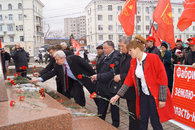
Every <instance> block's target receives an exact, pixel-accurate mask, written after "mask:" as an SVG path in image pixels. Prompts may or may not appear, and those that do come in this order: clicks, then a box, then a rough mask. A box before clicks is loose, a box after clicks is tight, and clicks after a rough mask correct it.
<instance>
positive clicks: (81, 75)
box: [77, 74, 90, 79]
mask: <svg viewBox="0 0 195 130" xmlns="http://www.w3.org/2000/svg"><path fill="white" fill-rule="evenodd" d="M77 78H78V79H82V78H89V79H90V76H88V75H85V74H78V76H77Z"/></svg>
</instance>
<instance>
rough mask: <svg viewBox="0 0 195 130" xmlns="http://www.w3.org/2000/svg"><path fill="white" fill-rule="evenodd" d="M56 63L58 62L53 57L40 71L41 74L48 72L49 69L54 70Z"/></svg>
mask: <svg viewBox="0 0 195 130" xmlns="http://www.w3.org/2000/svg"><path fill="white" fill-rule="evenodd" d="M55 64H56V61H55V59H54V58H53V57H51V59H50V61H49V64H48V65H47V66H46V67H45V68H44V69H43V70H41V71H40V72H39V74H40V76H42V75H44V74H46V73H47V72H49V71H52V70H53V69H54V66H55Z"/></svg>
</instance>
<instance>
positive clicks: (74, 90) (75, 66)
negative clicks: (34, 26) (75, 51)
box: [32, 51, 95, 106]
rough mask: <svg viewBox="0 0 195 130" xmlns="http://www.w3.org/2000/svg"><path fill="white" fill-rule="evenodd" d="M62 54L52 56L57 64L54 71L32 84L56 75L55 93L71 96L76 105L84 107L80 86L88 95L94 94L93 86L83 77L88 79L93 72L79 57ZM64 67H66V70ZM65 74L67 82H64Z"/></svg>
mask: <svg viewBox="0 0 195 130" xmlns="http://www.w3.org/2000/svg"><path fill="white" fill-rule="evenodd" d="M62 52H63V51H57V52H56V53H55V54H54V57H55V60H56V63H57V64H56V65H55V66H54V70H52V71H50V72H48V73H46V74H44V75H42V76H41V77H40V78H39V79H33V80H32V82H37V81H42V82H43V81H46V80H48V79H50V78H52V77H53V76H55V75H57V77H58V78H59V85H58V86H57V91H58V92H60V93H62V94H63V95H65V96H70V95H71V96H73V97H74V99H75V102H76V103H78V104H79V105H81V106H85V96H84V91H83V87H82V86H83V85H84V86H85V87H86V88H87V90H88V91H89V92H90V93H92V92H94V89H95V88H94V85H93V84H92V83H91V81H90V78H87V77H85V76H88V77H89V76H91V75H93V74H95V72H94V70H93V69H92V67H91V66H90V65H89V64H88V63H87V62H86V61H84V59H82V58H81V57H80V56H77V55H72V56H68V57H66V55H65V53H64V52H63V53H62ZM65 66H66V67H67V70H66V67H65ZM66 71H67V73H66ZM66 74H67V77H68V81H67V80H66ZM80 74H81V75H83V77H82V78H79V76H78V75H80ZM66 81H67V82H68V84H67V83H66Z"/></svg>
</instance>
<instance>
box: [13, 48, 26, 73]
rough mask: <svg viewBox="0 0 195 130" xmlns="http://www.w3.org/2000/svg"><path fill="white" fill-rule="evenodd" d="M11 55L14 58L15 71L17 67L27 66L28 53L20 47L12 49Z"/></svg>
mask: <svg viewBox="0 0 195 130" xmlns="http://www.w3.org/2000/svg"><path fill="white" fill-rule="evenodd" d="M11 57H12V58H13V60H14V63H15V67H16V71H19V67H22V66H26V67H28V61H29V54H28V53H26V51H25V50H24V49H22V48H20V50H19V51H16V50H14V52H13V53H12V55H11Z"/></svg>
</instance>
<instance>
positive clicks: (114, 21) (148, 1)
mask: <svg viewBox="0 0 195 130" xmlns="http://www.w3.org/2000/svg"><path fill="white" fill-rule="evenodd" d="M157 2H158V0H137V15H136V17H135V29H134V35H135V34H140V35H142V36H144V37H145V38H146V37H147V36H148V34H149V30H150V28H151V24H152V21H153V19H152V16H153V12H154V8H155V7H156V5H157ZM124 4H125V1H124V0H123V1H122V0H92V1H91V2H90V3H89V4H88V5H87V6H86V8H85V11H86V38H87V44H88V46H89V50H90V51H91V52H95V51H96V50H95V48H96V46H97V45H99V44H102V43H103V42H104V41H106V40H112V41H113V42H114V43H115V47H116V48H118V40H119V39H120V37H121V36H123V35H125V33H124V30H123V28H122V26H121V24H120V22H119V20H118V16H119V14H120V12H121V10H122V8H123V5H124ZM171 5H172V12H173V24H174V34H175V38H181V39H183V40H184V41H186V39H187V38H189V37H191V36H195V23H193V24H192V25H191V26H190V27H189V28H188V29H186V30H185V31H184V32H180V30H179V29H178V28H177V22H178V19H179V17H180V16H181V13H182V12H183V9H184V8H183V4H182V1H179V2H178V1H172V2H171ZM154 25H155V26H157V25H156V24H154Z"/></svg>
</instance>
